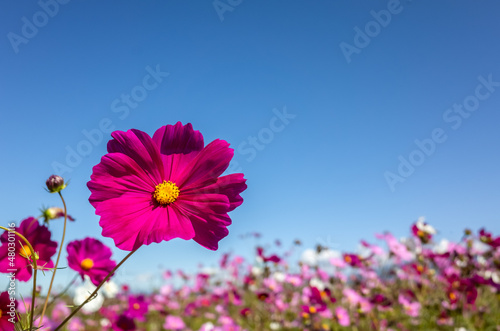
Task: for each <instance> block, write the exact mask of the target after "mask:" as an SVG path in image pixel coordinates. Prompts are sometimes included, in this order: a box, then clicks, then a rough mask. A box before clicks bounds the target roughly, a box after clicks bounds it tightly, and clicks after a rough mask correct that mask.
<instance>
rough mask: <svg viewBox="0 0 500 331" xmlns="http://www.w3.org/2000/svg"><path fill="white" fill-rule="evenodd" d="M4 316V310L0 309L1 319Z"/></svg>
mask: <svg viewBox="0 0 500 331" xmlns="http://www.w3.org/2000/svg"><path fill="white" fill-rule="evenodd" d="M2 314H3V312H2V309H0V318H2Z"/></svg>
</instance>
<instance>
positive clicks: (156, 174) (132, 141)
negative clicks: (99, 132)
mask: <svg viewBox="0 0 500 331" xmlns="http://www.w3.org/2000/svg"><path fill="white" fill-rule="evenodd" d="M111 136H112V137H113V138H114V139H113V140H110V141H109V142H108V152H109V153H122V154H125V155H127V156H130V158H132V159H133V160H135V162H137V164H138V165H139V167H141V168H143V169H144V170H145V171H146V172H147V173H148V174H149V175H150V176H151V178H152V179H154V180H155V181H159V180H160V179H161V178H162V177H163V171H162V170H163V167H162V166H161V165H162V161H161V157H160V153H159V151H158V148H157V147H156V145H155V144H154V142H153V140H152V139H151V137H150V136H149V135H148V134H146V133H144V132H142V131H139V130H135V129H132V130H129V131H127V132H123V131H115V132H113V133H112V134H111Z"/></svg>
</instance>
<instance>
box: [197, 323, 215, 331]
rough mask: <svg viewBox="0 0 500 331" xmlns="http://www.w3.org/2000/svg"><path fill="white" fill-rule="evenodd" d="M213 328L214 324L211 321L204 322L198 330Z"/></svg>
mask: <svg viewBox="0 0 500 331" xmlns="http://www.w3.org/2000/svg"><path fill="white" fill-rule="evenodd" d="M214 329H215V326H214V324H213V323H212V322H206V323H205V324H203V325H202V326H201V327H200V330H199V331H212V330H214Z"/></svg>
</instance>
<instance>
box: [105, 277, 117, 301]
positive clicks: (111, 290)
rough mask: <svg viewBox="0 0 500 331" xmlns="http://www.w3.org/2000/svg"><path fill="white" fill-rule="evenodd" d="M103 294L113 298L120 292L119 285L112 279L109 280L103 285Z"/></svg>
mask: <svg viewBox="0 0 500 331" xmlns="http://www.w3.org/2000/svg"><path fill="white" fill-rule="evenodd" d="M101 291H102V294H104V295H105V296H106V298H109V299H113V298H114V297H116V295H117V294H118V285H116V283H115V282H113V281H112V280H108V281H107V282H106V283H104V285H103V286H102V287H101Z"/></svg>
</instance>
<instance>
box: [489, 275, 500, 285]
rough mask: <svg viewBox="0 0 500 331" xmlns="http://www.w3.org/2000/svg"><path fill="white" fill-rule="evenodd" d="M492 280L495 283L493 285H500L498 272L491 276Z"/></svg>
mask: <svg viewBox="0 0 500 331" xmlns="http://www.w3.org/2000/svg"><path fill="white" fill-rule="evenodd" d="M491 280H492V281H493V283H495V284H500V276H499V275H498V272H493V273H492V274H491Z"/></svg>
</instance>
